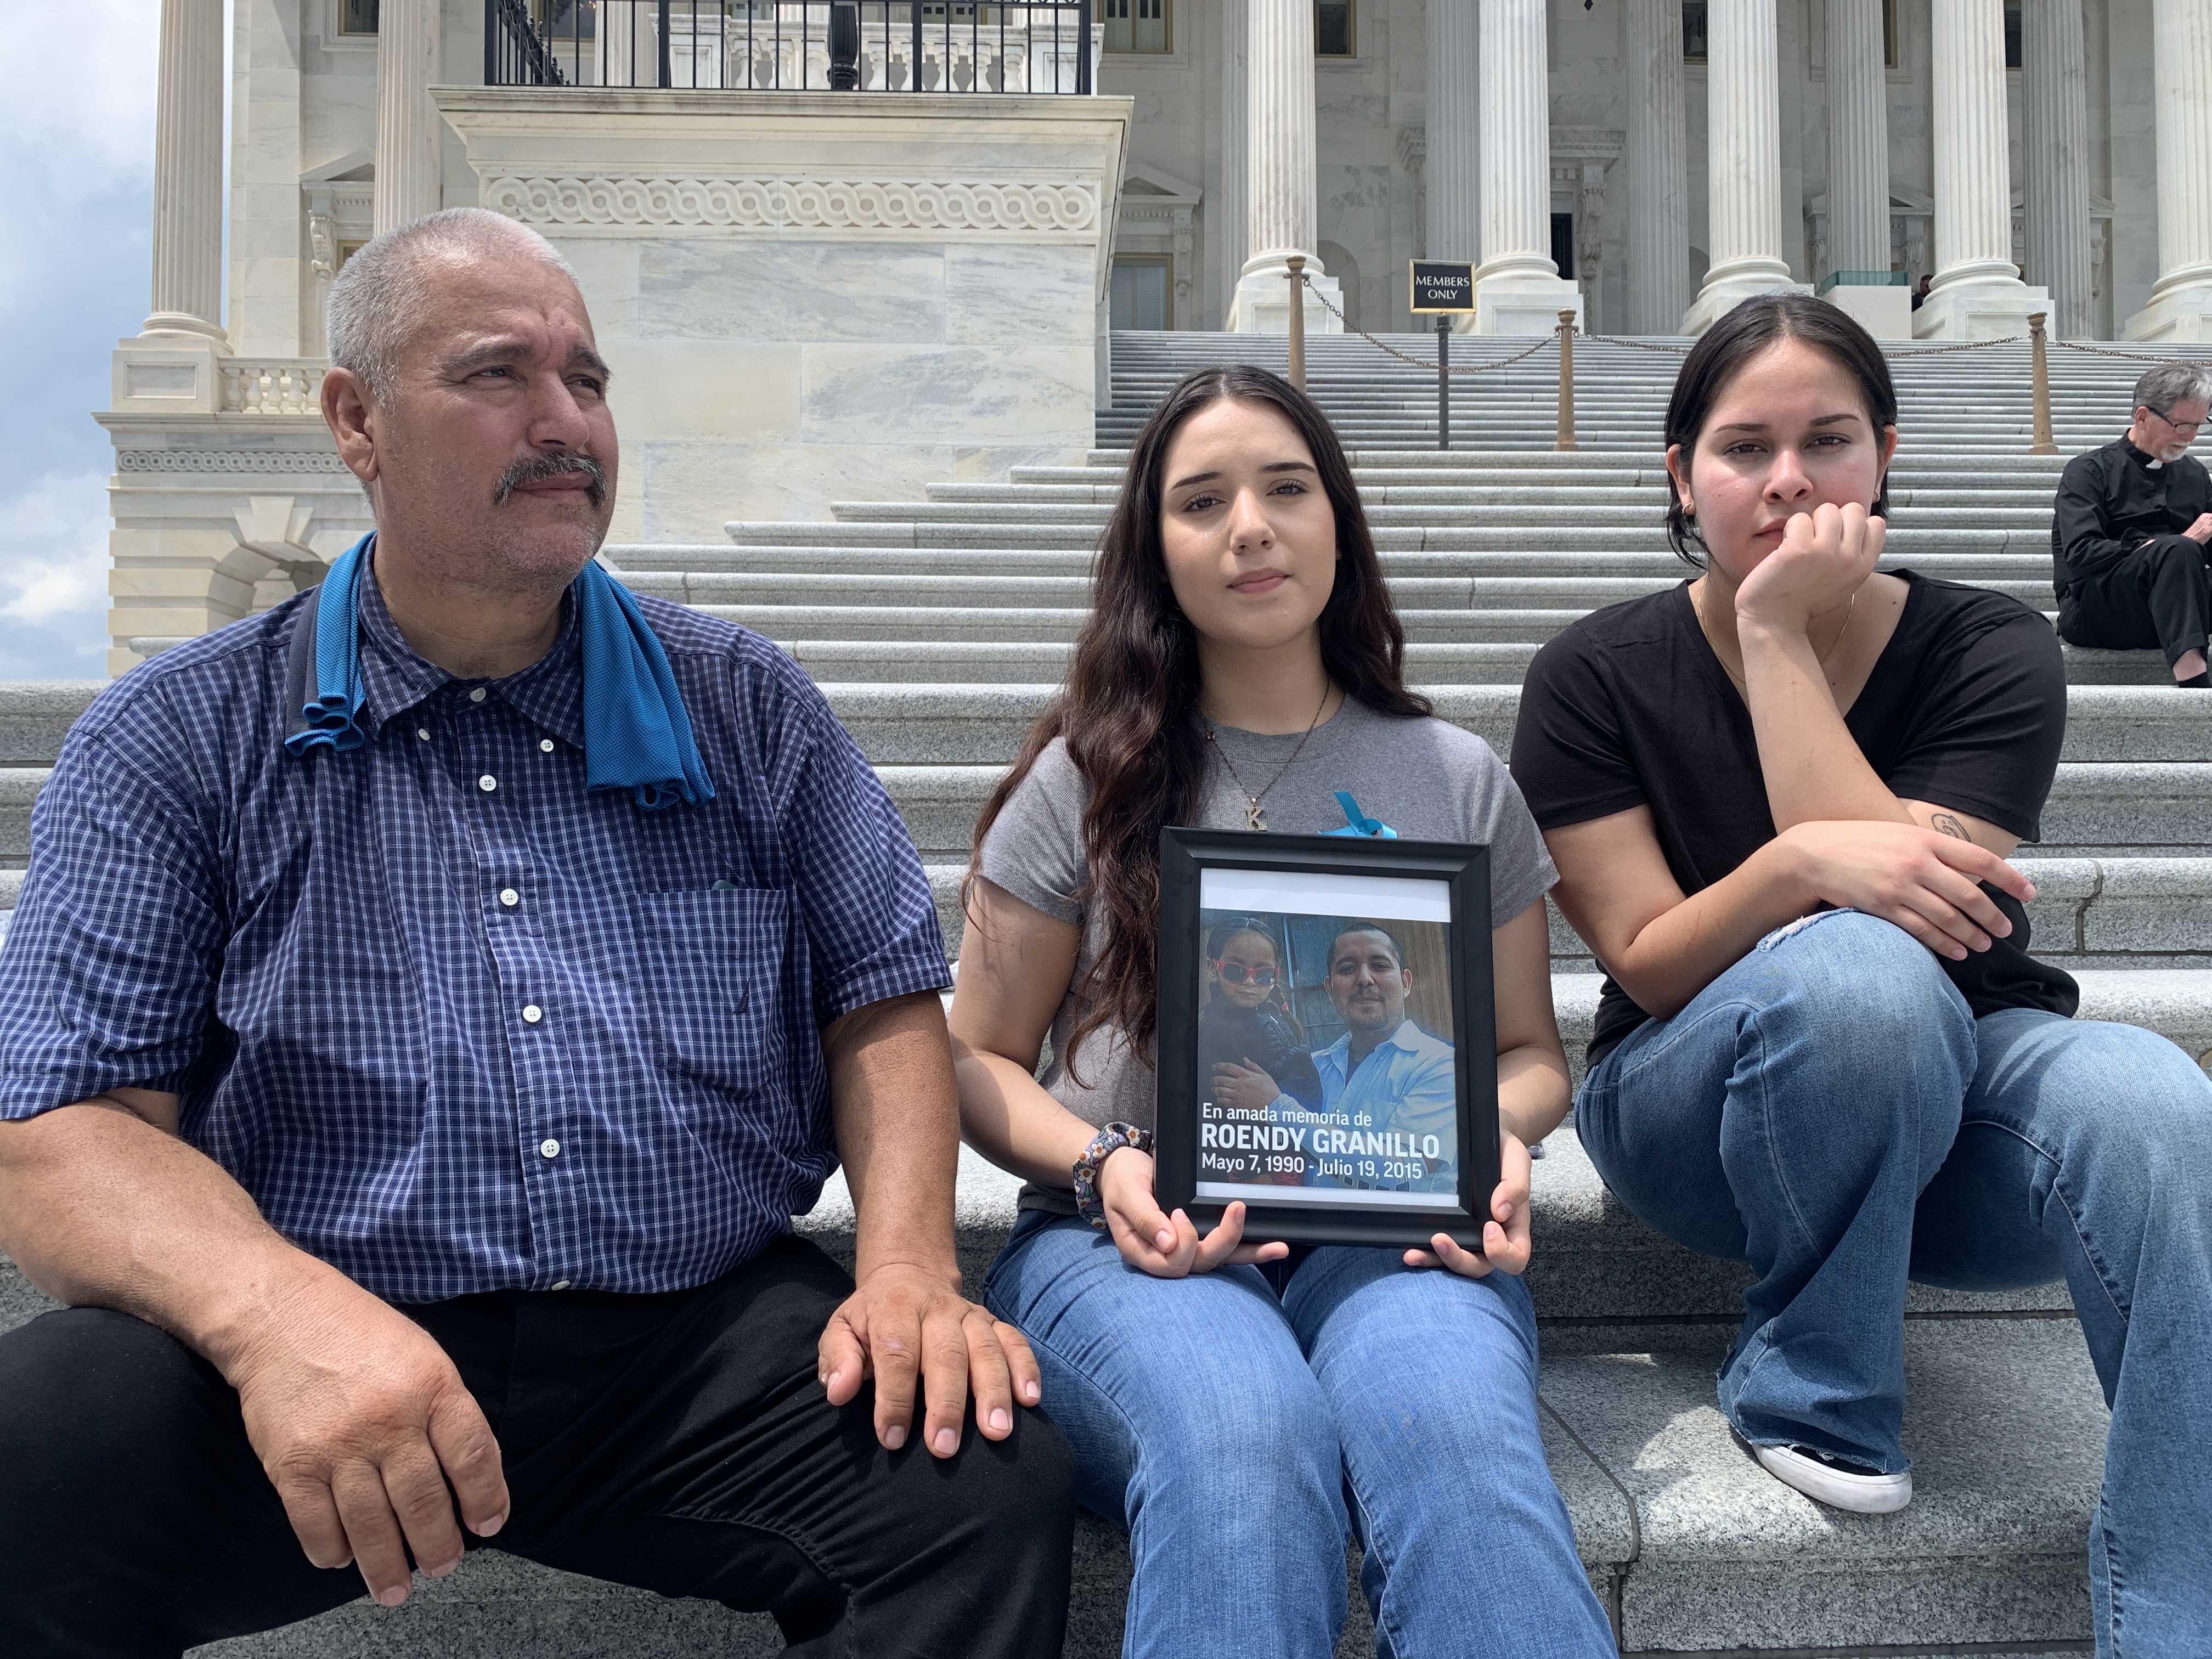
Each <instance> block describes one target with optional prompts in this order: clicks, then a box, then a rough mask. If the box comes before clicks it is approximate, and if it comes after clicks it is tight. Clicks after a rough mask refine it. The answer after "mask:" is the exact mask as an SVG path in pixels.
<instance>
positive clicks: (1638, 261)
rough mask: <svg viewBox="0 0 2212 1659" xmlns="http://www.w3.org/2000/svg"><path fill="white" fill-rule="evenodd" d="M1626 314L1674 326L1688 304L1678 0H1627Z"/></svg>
mask: <svg viewBox="0 0 2212 1659" xmlns="http://www.w3.org/2000/svg"><path fill="white" fill-rule="evenodd" d="M1627 161H1628V307H1627V310H1628V317H1627V321H1626V324H1625V326H1626V328H1627V330H1628V331H1629V332H1630V333H1631V334H1672V333H1673V332H1674V331H1675V330H1676V329H1677V328H1679V327H1680V326H1681V323H1682V313H1684V312H1685V311H1686V310H1688V309H1689V307H1690V180H1689V160H1688V154H1687V150H1686V146H1685V143H1684V140H1683V137H1682V0H1628V156H1627Z"/></svg>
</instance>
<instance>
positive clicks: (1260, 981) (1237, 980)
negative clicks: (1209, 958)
mask: <svg viewBox="0 0 2212 1659" xmlns="http://www.w3.org/2000/svg"><path fill="white" fill-rule="evenodd" d="M1213 971H1214V972H1215V973H1217V974H1218V975H1221V977H1222V978H1224V979H1225V980H1227V981H1229V982H1230V983H1231V985H1242V984H1243V982H1244V981H1246V980H1248V979H1249V980H1250V981H1252V983H1253V984H1255V985H1257V986H1259V987H1261V988H1262V989H1263V990H1264V989H1265V988H1266V987H1268V986H1270V985H1273V983H1274V982H1275V970H1274V969H1272V968H1247V967H1246V966H1245V965H1244V964H1243V963H1241V962H1224V961H1221V960H1219V959H1218V958H1217V959H1216V961H1215V962H1214V964H1213Z"/></svg>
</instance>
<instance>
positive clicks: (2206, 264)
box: [2123, 0, 2212, 345]
mask: <svg viewBox="0 0 2212 1659" xmlns="http://www.w3.org/2000/svg"><path fill="white" fill-rule="evenodd" d="M2151 29H2152V36H2153V47H2154V52H2153V56H2154V62H2155V65H2156V67H2155V69H2154V75H2155V76H2156V80H2155V82H2154V97H2155V99H2156V119H2157V130H2158V270H2159V276H2158V286H2157V287H2156V288H2154V289H2152V290H2151V296H2150V303H2149V304H2148V305H2147V306H2145V307H2143V308H2142V310H2141V311H2138V312H2137V313H2136V314H2135V315H2134V316H2132V317H2130V318H2129V319H2128V320H2127V325H2126V327H2125V328H2124V330H2123V332H2124V334H2125V336H2126V337H2127V338H2129V339H2130V340H2145V341H2159V342H2163V343H2173V344H2176V345H2181V344H2203V343H2212V0H2155V3H2154V6H2153V8H2152V11H2151Z"/></svg>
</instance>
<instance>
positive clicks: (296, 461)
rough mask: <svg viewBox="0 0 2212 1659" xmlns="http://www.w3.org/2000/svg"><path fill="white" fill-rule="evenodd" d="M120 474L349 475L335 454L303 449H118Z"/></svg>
mask: <svg viewBox="0 0 2212 1659" xmlns="http://www.w3.org/2000/svg"><path fill="white" fill-rule="evenodd" d="M115 470H116V471H118V472H266V473H278V474H282V473H295V472H346V471H348V468H347V466H346V464H345V463H344V462H343V461H342V460H340V459H338V458H337V455H336V454H335V453H319V452H317V451H314V450H300V449H118V451H116V453H115Z"/></svg>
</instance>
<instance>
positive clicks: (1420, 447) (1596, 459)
mask: <svg viewBox="0 0 2212 1659" xmlns="http://www.w3.org/2000/svg"><path fill="white" fill-rule="evenodd" d="M2115 436H2117V434H2115ZM2102 441H2104V442H2107V443H2109V442H2110V441H2111V439H2109V438H2107V439H2105V440H2102ZM1346 453H1347V456H1348V459H1350V461H1351V464H1352V470H1353V471H1354V472H1355V473H1357V472H1360V471H1365V470H1367V469H1369V468H1383V467H1419V468H1422V469H1431V468H1442V469H1450V470H1458V469H1460V468H1462V467H1464V468H1468V469H1472V470H1481V469H1488V468H1495V467H1499V466H1507V467H1511V468H1513V469H1514V470H1516V471H1522V470H1526V471H1528V473H1529V474H1530V475H1531V476H1533V477H1548V476H1550V473H1551V471H1553V469H1555V468H1556V469H1559V470H1562V471H1574V470H1575V469H1577V468H1583V467H1601V468H1607V469H1619V468H1624V467H1628V466H1645V467H1654V468H1658V467H1661V465H1662V460H1661V456H1660V453H1659V452H1658V451H1657V450H1656V449H1655V450H1653V451H1652V452H1651V453H1650V454H1647V455H1646V456H1644V458H1643V459H1642V460H1641V461H1638V462H1623V461H1618V460H1614V459H1610V458H1609V457H1602V456H1592V455H1585V454H1582V453H1576V452H1572V451H1556V450H1551V449H1519V448H1516V449H1510V450H1489V451H1486V450H1482V449H1480V448H1477V447H1474V446H1473V445H1459V444H1457V442H1456V441H1455V447H1452V448H1450V449H1447V450H1439V449H1437V447H1436V446H1435V444H1434V443H1429V444H1417V445H1413V446H1411V447H1404V448H1395V447H1389V446H1383V445H1353V446H1350V447H1348V448H1347V452H1346ZM2068 459H2069V458H2068V457H2066V456H2063V455H2030V454H2027V453H2024V452H2021V451H2019V450H2015V449H2012V448H2009V447H2007V448H2004V449H2002V450H1992V451H1990V453H1987V454H1979V455H1974V456H1972V458H1971V459H1967V458H1962V457H1960V456H1958V455H1955V454H1954V453H1949V452H1948V451H1946V452H1942V453H1938V452H1936V451H1933V450H1929V449H1927V448H1926V447H1924V446H1923V444H1922V443H1921V441H1919V440H1918V439H1917V438H1907V439H1905V441H1902V442H1900V443H1899V447H1898V459H1897V466H1898V469H1899V471H1900V472H1901V473H1906V474H1909V473H1911V472H1912V471H1915V470H1916V469H1921V468H1928V469H1933V470H1936V471H1945V472H1956V471H1959V470H1960V469H1961V468H1964V467H1967V466H1969V465H1971V466H1972V468H1973V470H1974V471H1976V472H1977V473H1981V474H1984V475H1986V476H1991V477H1994V476H1996V475H1998V474H2006V475H2011V476H2015V477H2018V476H2023V475H2027V476H2033V477H2048V478H2049V479H2050V480H2051V483H2052V485H2053V486H2054V487H2055V486H2056V485H2057V482H2058V477H2059V475H2060V474H2061V473H2062V472H2063V471H2065V468H2066V462H2067V460H2068ZM1085 461H1086V463H1087V464H1088V465H1090V466H1092V467H1103V468H1110V469H1113V470H1115V471H1121V470H1123V469H1126V468H1127V465H1128V462H1129V449H1128V446H1127V445H1126V444H1120V445H1115V444H1099V445H1097V446H1095V447H1093V448H1091V450H1090V451H1089V452H1088V453H1086V455H1085ZM1662 470H1663V469H1662Z"/></svg>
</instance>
